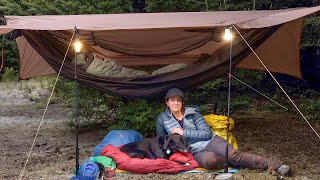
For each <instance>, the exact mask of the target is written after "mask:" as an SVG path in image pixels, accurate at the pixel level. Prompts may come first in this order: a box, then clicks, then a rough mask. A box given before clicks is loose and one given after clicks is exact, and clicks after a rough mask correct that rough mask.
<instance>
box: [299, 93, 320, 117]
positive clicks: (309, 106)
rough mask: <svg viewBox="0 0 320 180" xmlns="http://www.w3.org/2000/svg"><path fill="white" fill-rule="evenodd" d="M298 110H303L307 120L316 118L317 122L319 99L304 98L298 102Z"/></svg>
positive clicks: (319, 113)
mask: <svg viewBox="0 0 320 180" xmlns="http://www.w3.org/2000/svg"><path fill="white" fill-rule="evenodd" d="M299 107H300V110H301V112H303V114H304V115H305V117H306V118H307V120H317V121H318V122H319V117H320V111H319V109H320V99H319V98H317V99H316V100H315V99H305V100H304V101H303V103H302V104H300V106H299Z"/></svg>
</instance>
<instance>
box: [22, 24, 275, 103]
mask: <svg viewBox="0 0 320 180" xmlns="http://www.w3.org/2000/svg"><path fill="white" fill-rule="evenodd" d="M278 27H279V26H275V27H269V28H263V29H258V30H253V29H252V30H246V31H244V32H243V34H244V36H245V37H246V38H247V40H248V42H250V44H251V45H252V47H254V48H256V47H258V46H259V45H261V43H262V42H264V41H265V40H266V39H267V38H268V37H270V36H271V35H272V34H273V33H274V32H275V31H277V29H278ZM21 33H22V35H23V36H24V37H25V38H26V39H27V41H28V42H29V43H30V44H31V46H32V47H33V48H34V49H35V50H36V51H37V52H38V53H39V54H40V55H41V56H42V57H43V58H44V60H46V62H47V63H48V64H49V65H50V66H51V67H52V68H53V69H54V70H55V71H58V70H59V68H60V66H61V64H62V60H63V56H64V53H65V52H64V50H65V49H67V41H63V40H61V38H63V37H59V36H57V34H51V33H48V32H46V31H37V32H36V31H27V30H22V31H21ZM66 33H67V32H66ZM155 33H156V32H155ZM63 34H64V33H63ZM206 34H207V33H206ZM210 40H211V39H208V40H205V41H204V42H202V41H199V42H196V43H194V44H193V46H194V47H188V48H189V49H191V48H197V47H198V46H202V44H206V43H208V42H209V41H210ZM169 43H171V42H169ZM195 44H199V45H195ZM120 45H121V44H119V46H120ZM88 46H89V45H86V47H88ZM104 46H105V47H104V48H108V46H107V45H104ZM120 47H121V46H120ZM88 49H90V48H88ZM122 49H126V48H122ZM109 50H114V49H112V48H110V49H109ZM180 51H182V50H181V49H180V48H177V51H173V50H171V49H170V50H169V51H166V52H164V51H163V52H161V53H158V54H149V55H145V54H141V53H143V52H135V51H133V50H132V51H126V50H122V51H121V48H119V49H118V52H121V53H125V52H130V53H131V54H130V55H134V56H138V57H140V58H146V57H147V58H149V57H153V58H155V57H160V58H161V57H163V56H172V55H174V54H177V53H178V54H180V53H181V52H180ZM188 51H189V50H188ZM250 52H251V51H250V50H249V49H248V47H247V45H246V44H245V43H244V42H243V41H242V40H241V39H240V38H237V39H235V40H234V47H233V66H235V65H237V64H238V63H239V62H241V60H243V59H244V58H245V57H246V56H248V54H249V53H250ZM210 56H211V57H210V58H208V59H206V60H204V61H199V62H197V61H196V62H195V63H193V64H190V65H189V66H187V67H186V68H184V69H181V70H178V71H174V72H169V73H165V74H159V75H148V76H139V77H123V78H122V77H117V78H114V77H113V78H109V77H98V76H95V75H92V74H89V73H86V72H85V71H83V70H81V69H79V68H77V70H78V71H77V76H78V81H79V82H80V83H83V84H85V85H87V86H90V87H93V88H95V89H98V90H100V91H104V92H108V93H111V94H115V95H118V96H122V97H147V98H151V97H155V96H159V95H161V94H163V93H164V92H165V91H166V90H167V89H169V88H171V87H180V88H182V89H184V88H190V87H194V86H196V85H200V84H203V83H205V82H207V81H210V80H212V79H214V78H217V77H221V76H223V75H226V72H227V70H228V68H229V64H228V63H229V62H228V60H229V44H227V43H225V44H224V45H223V46H222V47H221V48H219V50H216V51H215V52H214V53H213V54H211V55H210ZM73 57H74V54H73V52H69V54H68V58H69V62H71V59H72V58H73ZM61 74H62V75H63V76H64V77H67V78H70V79H73V78H74V65H73V64H72V63H66V64H65V65H64V68H63V69H62V72H61Z"/></svg>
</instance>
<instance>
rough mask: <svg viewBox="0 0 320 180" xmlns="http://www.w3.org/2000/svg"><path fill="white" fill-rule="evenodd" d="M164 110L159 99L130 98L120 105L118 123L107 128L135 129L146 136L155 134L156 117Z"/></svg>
mask: <svg viewBox="0 0 320 180" xmlns="http://www.w3.org/2000/svg"><path fill="white" fill-rule="evenodd" d="M162 111H163V107H162V105H161V103H160V102H158V101H152V100H141V99H135V100H129V101H128V102H126V103H125V104H123V105H122V106H120V107H119V109H118V111H117V116H116V124H113V125H111V126H109V127H107V129H108V130H113V129H134V130H137V131H139V132H140V133H142V134H143V135H145V136H154V135H155V133H156V130H155V128H156V119H157V116H158V115H159V114H160V113H161V112H162Z"/></svg>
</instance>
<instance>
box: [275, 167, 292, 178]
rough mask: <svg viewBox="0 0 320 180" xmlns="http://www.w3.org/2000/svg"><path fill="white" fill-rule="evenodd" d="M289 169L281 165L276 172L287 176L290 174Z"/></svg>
mask: <svg viewBox="0 0 320 180" xmlns="http://www.w3.org/2000/svg"><path fill="white" fill-rule="evenodd" d="M290 170H291V168H290V167H289V166H287V165H285V164H282V165H281V166H280V167H279V168H278V169H277V172H278V173H279V174H280V175H282V176H288V175H289V174H290Z"/></svg>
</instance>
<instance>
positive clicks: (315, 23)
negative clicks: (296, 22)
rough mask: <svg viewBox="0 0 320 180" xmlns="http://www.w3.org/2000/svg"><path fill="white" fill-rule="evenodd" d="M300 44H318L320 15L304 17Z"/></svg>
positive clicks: (319, 42)
mask: <svg viewBox="0 0 320 180" xmlns="http://www.w3.org/2000/svg"><path fill="white" fill-rule="evenodd" d="M302 35H303V36H302V42H301V44H302V46H303V47H304V46H320V16H319V15H318V16H312V17H309V18H306V20H305V23H304V29H303V34H302Z"/></svg>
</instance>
